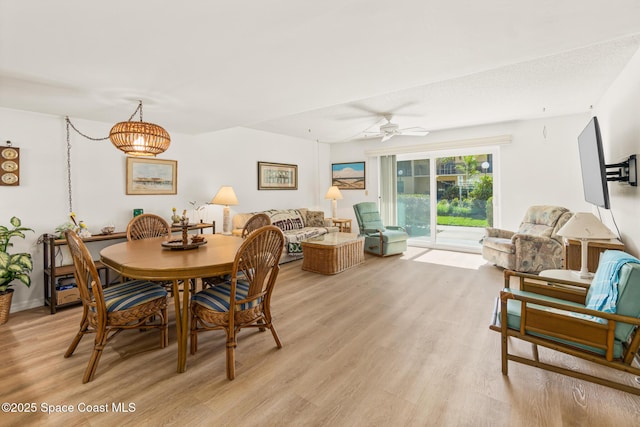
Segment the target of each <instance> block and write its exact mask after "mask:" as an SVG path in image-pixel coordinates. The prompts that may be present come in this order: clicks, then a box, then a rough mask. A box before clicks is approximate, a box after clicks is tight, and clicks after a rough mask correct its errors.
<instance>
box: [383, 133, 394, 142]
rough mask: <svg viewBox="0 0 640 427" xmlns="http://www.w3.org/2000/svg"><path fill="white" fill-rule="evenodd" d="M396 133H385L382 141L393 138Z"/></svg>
mask: <svg viewBox="0 0 640 427" xmlns="http://www.w3.org/2000/svg"><path fill="white" fill-rule="evenodd" d="M394 135H395V133H388V134H386V135H384V136H383V137H382V140H381V141H380V142H385V141H388V140H390V139H391V138H393V136H394Z"/></svg>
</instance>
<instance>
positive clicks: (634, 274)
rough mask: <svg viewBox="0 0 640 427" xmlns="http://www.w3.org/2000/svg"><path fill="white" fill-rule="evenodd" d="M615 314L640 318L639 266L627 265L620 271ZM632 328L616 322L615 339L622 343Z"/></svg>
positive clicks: (626, 324) (632, 326)
mask: <svg viewBox="0 0 640 427" xmlns="http://www.w3.org/2000/svg"><path fill="white" fill-rule="evenodd" d="M616 313H617V314H621V315H623V316H629V317H636V318H640V264H635V263H627V264H625V265H623V266H622V268H621V269H620V281H619V283H618V304H617V307H616ZM634 328H635V326H634V325H630V324H628V323H620V322H618V323H617V324H616V332H615V336H616V339H618V340H620V341H622V342H625V341H627V340H628V339H629V336H631V333H632V332H633V330H634Z"/></svg>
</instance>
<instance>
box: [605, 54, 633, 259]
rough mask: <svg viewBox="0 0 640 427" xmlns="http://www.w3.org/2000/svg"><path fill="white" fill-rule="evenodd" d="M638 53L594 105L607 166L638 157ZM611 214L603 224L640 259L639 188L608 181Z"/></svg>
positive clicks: (608, 213)
mask: <svg viewBox="0 0 640 427" xmlns="http://www.w3.org/2000/svg"><path fill="white" fill-rule="evenodd" d="M638 76H640V51H638V52H637V53H636V54H635V55H634V56H633V58H632V59H631V61H629V64H628V65H627V67H626V68H625V69H624V70H623V72H622V73H621V74H620V76H618V78H617V79H616V81H615V82H614V83H613V84H612V85H611V87H610V88H609V89H608V90H607V92H606V94H605V96H604V97H603V98H602V99H601V100H600V102H599V103H598V104H597V105H596V108H595V112H596V115H597V116H598V122H599V124H600V132H601V134H602V140H603V145H604V157H605V160H606V161H607V163H618V162H620V161H622V160H625V159H626V158H627V157H629V155H630V154H636V155H638V156H640V78H639V77H638ZM609 195H610V198H611V211H610V212H606V211H603V212H604V213H603V221H604V222H605V223H606V224H607V225H608V226H609V228H611V229H612V230H614V231H615V224H614V222H613V220H615V223H616V224H617V225H618V228H619V230H620V234H621V236H622V239H623V242H624V244H625V250H626V251H627V252H629V253H631V254H633V255H635V256H636V257H638V256H640V221H638V218H640V188H639V187H632V186H629V185H626V184H622V183H616V182H610V183H609Z"/></svg>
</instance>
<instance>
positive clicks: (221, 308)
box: [191, 225, 284, 380]
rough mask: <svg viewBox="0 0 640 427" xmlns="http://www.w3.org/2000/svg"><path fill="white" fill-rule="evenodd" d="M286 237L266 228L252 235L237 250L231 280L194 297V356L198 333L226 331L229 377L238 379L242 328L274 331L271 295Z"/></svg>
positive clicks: (274, 335) (279, 232)
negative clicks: (236, 354)
mask: <svg viewBox="0 0 640 427" xmlns="http://www.w3.org/2000/svg"><path fill="white" fill-rule="evenodd" d="M283 247H284V234H283V233H282V231H281V230H280V229H279V228H278V227H276V226H274V225H267V226H265V227H261V228H260V229H259V230H256V231H254V232H253V233H251V234H250V235H249V236H248V237H247V238H246V239H245V241H244V242H243V243H242V245H241V246H240V249H238V252H237V253H236V257H235V260H234V262H233V272H232V273H231V279H230V280H228V281H226V282H224V283H221V284H218V285H217V286H214V287H211V288H207V289H204V290H202V291H200V292H198V293H196V294H195V295H193V297H192V298H191V354H194V353H195V352H196V351H197V349H198V332H200V331H204V330H213V329H224V330H225V332H226V334H227V362H226V365H227V378H229V379H230V380H232V379H233V378H234V377H235V348H236V336H237V334H238V332H239V331H240V329H242V328H259V329H260V330H261V331H264V330H265V329H269V330H271V334H272V335H273V339H274V340H275V341H276V346H277V347H278V348H282V343H281V342H280V338H279V337H278V334H277V333H276V330H275V328H274V326H273V324H272V322H271V293H272V292H273V288H274V286H275V284H276V278H277V277H278V272H279V271H280V267H279V266H278V262H279V261H280V256H281V255H282V249H283Z"/></svg>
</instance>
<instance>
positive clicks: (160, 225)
mask: <svg viewBox="0 0 640 427" xmlns="http://www.w3.org/2000/svg"><path fill="white" fill-rule="evenodd" d="M169 235H171V227H170V226H169V223H168V222H167V221H165V219H164V218H162V217H161V216H158V215H155V214H142V215H138V216H135V217H133V219H132V220H131V221H129V225H127V240H139V239H148V238H151V237H160V236H169Z"/></svg>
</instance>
